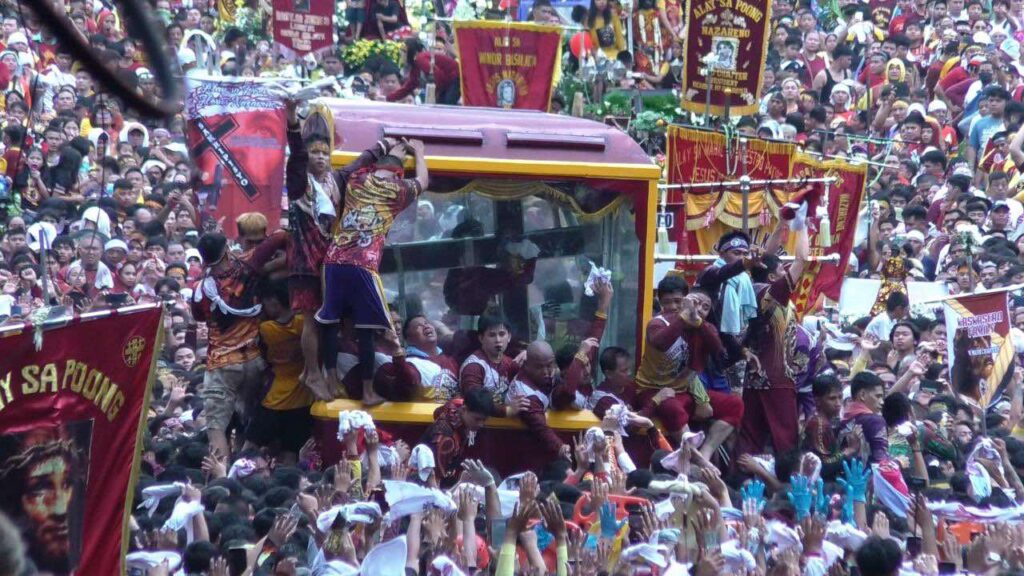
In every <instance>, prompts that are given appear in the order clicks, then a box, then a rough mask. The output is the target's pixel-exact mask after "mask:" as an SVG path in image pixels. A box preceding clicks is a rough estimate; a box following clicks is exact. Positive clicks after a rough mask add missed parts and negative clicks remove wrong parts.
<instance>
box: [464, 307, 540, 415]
mask: <svg viewBox="0 0 1024 576" xmlns="http://www.w3.org/2000/svg"><path fill="white" fill-rule="evenodd" d="M511 337H512V333H511V332H510V331H509V328H508V324H507V322H506V320H505V319H504V318H502V317H500V316H490V315H484V316H481V317H480V320H478V321H477V338H478V339H479V340H480V347H479V348H477V349H476V351H474V352H473V353H472V354H470V355H469V357H468V358H466V361H465V362H463V363H462V367H461V368H460V369H459V388H460V389H461V391H462V395H463V396H465V395H467V394H469V393H470V392H472V391H473V390H477V389H481V388H482V389H484V390H487V391H488V392H489V393H490V394H491V397H492V398H493V400H494V405H495V408H496V409H497V410H498V411H499V413H500V412H503V410H502V409H501V408H502V407H503V406H504V404H505V397H506V396H507V395H508V387H509V384H510V383H511V382H512V378H514V377H515V375H516V372H518V371H519V364H520V363H521V362H522V360H524V359H525V357H522V358H519V362H518V363H517V362H516V359H513V358H511V357H509V356H506V355H505V351H506V350H508V344H509V341H510V340H511Z"/></svg>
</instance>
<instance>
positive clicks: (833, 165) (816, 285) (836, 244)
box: [791, 154, 867, 318]
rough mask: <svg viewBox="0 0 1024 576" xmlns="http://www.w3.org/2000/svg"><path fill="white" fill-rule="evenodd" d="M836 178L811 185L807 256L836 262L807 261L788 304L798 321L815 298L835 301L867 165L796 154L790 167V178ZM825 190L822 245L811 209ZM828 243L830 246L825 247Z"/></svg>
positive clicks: (820, 227)
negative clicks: (826, 233) (812, 199)
mask: <svg viewBox="0 0 1024 576" xmlns="http://www.w3.org/2000/svg"><path fill="white" fill-rule="evenodd" d="M828 177H834V178H836V179H837V180H836V182H834V183H832V184H830V185H829V186H827V187H826V186H825V185H824V184H811V186H814V187H815V188H816V189H817V192H818V193H817V194H816V195H815V196H816V198H818V199H819V200H818V202H813V203H809V204H814V206H809V210H808V228H809V231H810V243H811V255H812V256H829V255H832V254H838V255H839V262H838V263H835V262H811V263H809V264H808V265H807V268H806V269H805V270H804V273H803V275H802V276H801V277H800V281H799V282H797V287H796V291H795V292H794V293H793V296H792V298H791V302H793V305H794V306H795V308H796V314H797V317H798V318H802V317H803V315H804V314H805V313H806V312H808V311H809V310H810V309H812V308H813V307H814V305H815V304H816V303H817V301H818V298H819V296H821V295H824V296H826V297H828V298H831V299H832V300H835V301H839V292H840V290H841V288H842V286H843V277H844V276H845V274H846V266H847V264H848V263H849V261H850V252H851V251H852V250H853V242H854V236H855V235H856V232H857V214H858V212H859V209H860V203H861V198H862V197H863V195H864V187H865V185H866V184H867V165H865V164H860V165H853V164H849V163H847V162H844V161H841V160H827V161H820V160H817V159H815V158H813V157H810V156H806V155H804V154H798V155H797V157H796V160H795V162H794V164H793V173H792V178H828ZM826 188H827V190H828V219H829V223H828V230H829V231H830V232H831V238H830V241H829V242H823V241H822V239H821V237H820V233H821V232H823V231H824V230H823V225H822V222H821V219H820V218H818V216H817V215H815V210H814V208H815V207H816V206H817V205H818V204H820V203H821V200H822V192H824V191H825V190H826ZM827 244H831V245H830V246H826V245H827Z"/></svg>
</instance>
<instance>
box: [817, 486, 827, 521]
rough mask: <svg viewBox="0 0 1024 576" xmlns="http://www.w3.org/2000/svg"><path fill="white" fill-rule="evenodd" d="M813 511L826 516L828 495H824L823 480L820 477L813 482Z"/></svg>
mask: <svg viewBox="0 0 1024 576" xmlns="http://www.w3.org/2000/svg"><path fill="white" fill-rule="evenodd" d="M814 513H815V514H818V515H819V516H821V517H823V518H826V519H827V518H828V496H826V495H825V481H824V480H822V479H821V478H818V480H817V481H816V482H815V483H814Z"/></svg>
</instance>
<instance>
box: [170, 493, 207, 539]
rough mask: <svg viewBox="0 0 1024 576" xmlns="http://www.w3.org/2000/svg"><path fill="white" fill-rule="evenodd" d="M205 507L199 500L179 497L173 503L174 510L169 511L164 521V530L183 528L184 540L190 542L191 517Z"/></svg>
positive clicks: (191, 533)
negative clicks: (185, 499) (168, 515)
mask: <svg viewBox="0 0 1024 576" xmlns="http://www.w3.org/2000/svg"><path fill="white" fill-rule="evenodd" d="M204 510H206V508H204V507H203V504H202V503H201V502H185V501H184V500H181V499H179V500H178V502H177V503H176V504H175V505H174V511H173V512H171V516H170V517H169V518H168V519H167V521H166V522H164V529H165V530H174V531H175V532H177V531H178V530H181V529H182V528H184V529H185V536H186V540H187V541H188V543H189V544H191V543H192V538H193V537H194V534H193V530H192V518H194V517H195V516H196V515H197V514H202V513H203V511H204Z"/></svg>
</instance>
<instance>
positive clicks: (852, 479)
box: [837, 458, 871, 502]
mask: <svg viewBox="0 0 1024 576" xmlns="http://www.w3.org/2000/svg"><path fill="white" fill-rule="evenodd" d="M870 478H871V468H868V467H865V466H864V463H862V462H861V461H860V460H858V459H856V458H855V459H853V460H852V461H849V462H846V461H844V462H843V475H842V477H841V478H838V479H837V482H839V485H840V486H842V487H843V490H844V491H845V492H846V497H847V498H849V499H850V500H852V501H853V502H867V495H868V479H870Z"/></svg>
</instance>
